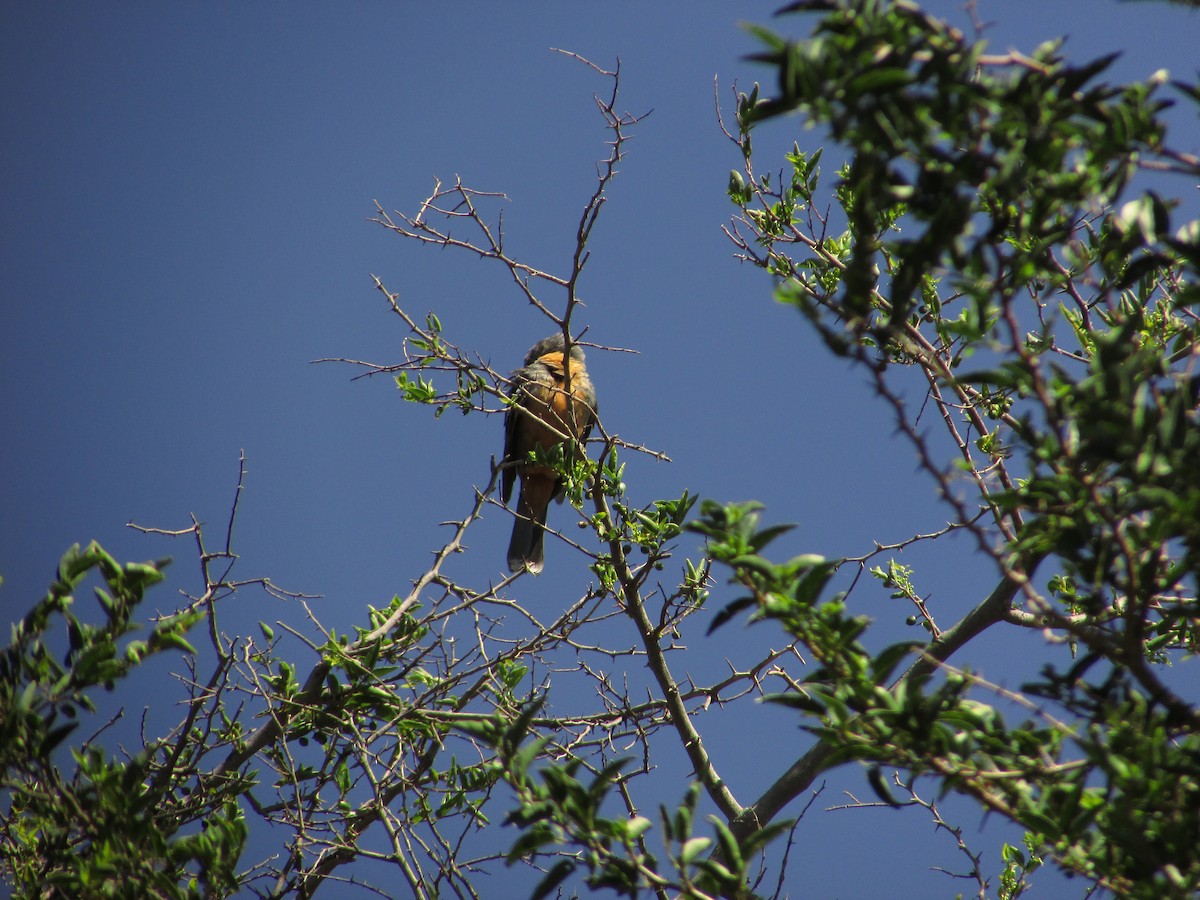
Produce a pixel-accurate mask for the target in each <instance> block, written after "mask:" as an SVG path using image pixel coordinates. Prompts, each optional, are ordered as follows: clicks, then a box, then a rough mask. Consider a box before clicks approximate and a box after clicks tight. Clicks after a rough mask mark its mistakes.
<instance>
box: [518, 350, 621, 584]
mask: <svg viewBox="0 0 1200 900" xmlns="http://www.w3.org/2000/svg"><path fill="white" fill-rule="evenodd" d="M565 350H566V339H565V338H564V337H563V335H562V334H561V333H559V334H552V335H550V337H548V338H543V339H542V340H540V341H538V342H537V343H536V344H534V345H533V347H531V348H530V350H529V352H528V353H526V354H525V364H524V365H523V366H522V367H521V368H520V369H517V370H516V371H515V372H513V373H512V375H511V376H510V387H509V391H508V395H509V397H510V404H509V407H508V412H507V413H505V416H504V462H505V463H508V465H507V466H505V467H504V469H503V470H502V472H501V476H500V497H501V499H502V500H503V501H504V504H505V506H507V505H508V501H509V498H510V497H511V496H512V489H513V484H514V482H515V481H516V480H517V478H518V476H519V477H520V479H521V490H520V491H519V493H518V494H517V506H516V521H515V522H513V530H512V539H511V540H510V541H509V544H508V568H509V571H510V572H513V573H517V572H520V571H521V570H522V569H524V570H525V571H527V572H529V573H530V574H532V575H538V574H540V573H541V571H542V568H543V565H544V561H543V560H544V557H543V546H542V545H543V540H544V538H545V536H546V531H545V529H546V510H547V508H548V507H549V505H550V501H551V500H558V501H559V502H560V503H561V502H562V498H563V479H562V476H561V475H559V474H558V473H557V472H555V471H554V469H552V468H550V467H549V466H543V465H538V464H537V463H533V462H529V461H528V458H529V453H530V451H532V450H534V449H541V450H543V451H544V450H549V449H551V448H553V447H555V446H557V445H559V444H562V443H564V436H567V437H570V438H571V439H572V441H573V443H574V445H575V446H576V447H578V446H581V445H582V444H583V443H584V442H585V441H586V440H587V439H588V435H589V434H591V432H592V426H593V425H595V423H596V409H597V407H596V390H595V388H593V387H592V380H591V378H589V377H588V373H587V368H586V367H585V364H584V354H583V349H582V348H581V347H580V346H579V345H578V344H572V345H571V352H570V379H569V380H570V394H569V395H568V393H567V390H568V384H567V382H568V372H567V368H568V366H567V361H566V354H565ZM576 452H579V451H576Z"/></svg>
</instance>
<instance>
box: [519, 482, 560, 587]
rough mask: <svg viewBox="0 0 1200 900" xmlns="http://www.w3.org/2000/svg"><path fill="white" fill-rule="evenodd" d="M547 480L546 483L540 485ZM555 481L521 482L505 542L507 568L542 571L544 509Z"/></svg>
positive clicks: (535, 572) (531, 571)
mask: <svg viewBox="0 0 1200 900" xmlns="http://www.w3.org/2000/svg"><path fill="white" fill-rule="evenodd" d="M544 480H545V481H548V482H549V483H548V484H547V485H542V484H540V482H541V481H544ZM553 491H554V482H553V481H549V480H548V479H540V478H539V479H534V478H529V479H526V480H524V481H522V482H521V495H520V498H519V499H518V500H517V518H516V521H515V522H513V530H512V538H511V539H510V540H509V542H508V570H509V571H510V572H520V571H521V570H522V569H525V570H526V571H527V572H529V574H531V575H539V574H541V571H542V567H543V565H544V558H543V554H544V551H543V544H544V543H545V538H546V508H547V507H548V506H549V505H550V494H551V493H552V492H553Z"/></svg>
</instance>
